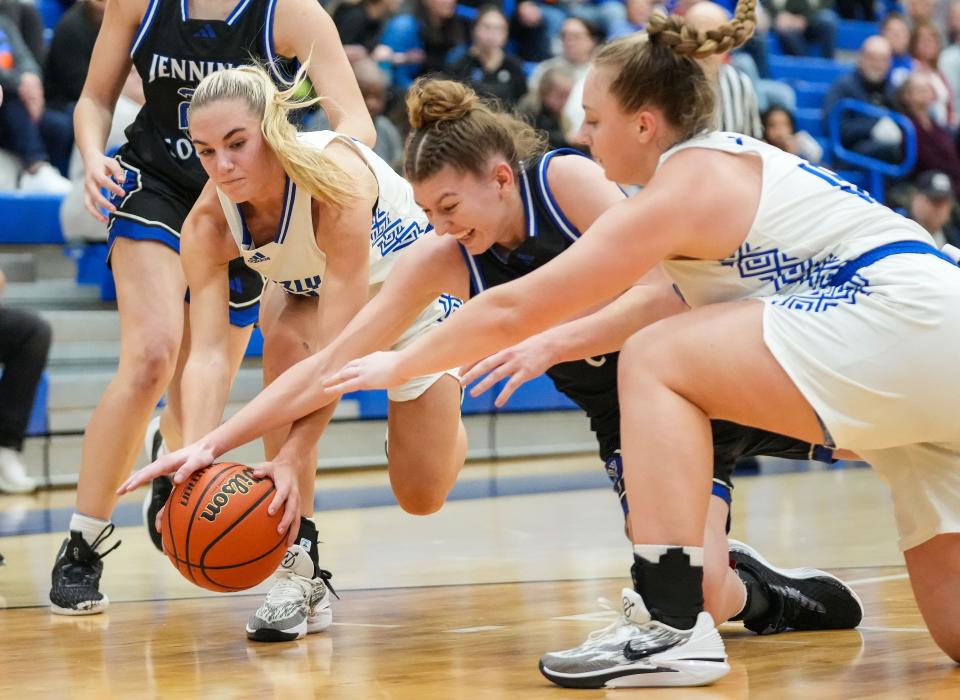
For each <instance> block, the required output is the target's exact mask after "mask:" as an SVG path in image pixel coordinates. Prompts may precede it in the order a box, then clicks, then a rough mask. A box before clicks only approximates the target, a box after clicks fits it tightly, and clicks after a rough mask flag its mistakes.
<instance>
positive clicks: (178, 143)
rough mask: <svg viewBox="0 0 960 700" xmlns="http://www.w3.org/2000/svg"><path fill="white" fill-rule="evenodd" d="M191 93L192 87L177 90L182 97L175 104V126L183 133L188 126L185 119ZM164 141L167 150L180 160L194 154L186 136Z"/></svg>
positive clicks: (188, 158)
mask: <svg viewBox="0 0 960 700" xmlns="http://www.w3.org/2000/svg"><path fill="white" fill-rule="evenodd" d="M193 93H194V89H193V88H180V89H179V90H177V94H178V95H180V97H182V98H183V101H182V102H180V103H179V104H177V127H178V128H179V129H180V131H182V132H184V133H186V131H187V128H188V126H189V122H188V121H187V110H188V109H190V98H192V97H193ZM164 141H166V143H167V150H168V151H169V152H170V155H171V156H173V157H174V158H179V159H180V160H190V159H191V158H193V156H194V155H196V150H195V149H194V147H193V141H191V140H190V139H189V138H187V137H181V138H176V139H174V138H165V139H164Z"/></svg>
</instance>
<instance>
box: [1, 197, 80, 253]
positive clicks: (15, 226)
mask: <svg viewBox="0 0 960 700" xmlns="http://www.w3.org/2000/svg"><path fill="white" fill-rule="evenodd" d="M62 200H63V195H59V194H38V193H25V192H3V193H0V221H2V222H3V226H2V227H0V244H5V245H9V244H18V245H19V244H30V243H60V244H62V243H63V242H64V241H63V232H62V231H61V230H60V202H61V201H62Z"/></svg>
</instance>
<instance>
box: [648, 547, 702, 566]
mask: <svg viewBox="0 0 960 700" xmlns="http://www.w3.org/2000/svg"><path fill="white" fill-rule="evenodd" d="M668 549H682V550H683V553H684V554H686V555H687V556H688V557H690V566H700V567H702V566H703V547H685V546H682V545H676V544H635V545H633V553H634V554H636V555H637V556H638V557H643V558H644V559H646V560H647V561H648V562H650V563H651V564H656V563H658V562H659V561H660V557H661V556H663V555H664V554H666V553H667V550H668Z"/></svg>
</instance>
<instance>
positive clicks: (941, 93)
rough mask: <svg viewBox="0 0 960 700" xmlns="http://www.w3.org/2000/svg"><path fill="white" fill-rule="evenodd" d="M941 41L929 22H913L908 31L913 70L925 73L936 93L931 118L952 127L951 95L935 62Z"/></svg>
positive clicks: (954, 125) (954, 113)
mask: <svg viewBox="0 0 960 700" xmlns="http://www.w3.org/2000/svg"><path fill="white" fill-rule="evenodd" d="M941 41H942V40H941V38H940V30H939V29H937V27H936V26H935V25H934V24H932V23H931V22H923V23H918V24H915V25H914V26H913V31H912V32H911V33H910V56H911V57H912V58H913V71H914V72H915V73H924V74H926V75H927V77H929V78H930V85H931V86H932V87H933V90H934V92H935V93H936V96H937V99H936V102H934V103H933V105H932V106H931V108H930V109H931V110H932V116H933V118H934V119H935V120H936V121H937V123H938V124H940V125H941V126H946V127H948V128H950V129H953V128H956V126H957V114H956V112H955V111H954V109H953V95H952V94H951V91H950V85H949V84H948V83H947V80H946V78H944V77H943V75H942V74H941V73H940V68H939V66H938V63H937V62H938V60H939V58H940V48H941Z"/></svg>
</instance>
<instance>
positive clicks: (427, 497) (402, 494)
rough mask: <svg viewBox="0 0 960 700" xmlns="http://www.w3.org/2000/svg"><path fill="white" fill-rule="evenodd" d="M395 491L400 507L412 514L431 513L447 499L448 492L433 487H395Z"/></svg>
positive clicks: (438, 508) (439, 507)
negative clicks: (440, 491)
mask: <svg viewBox="0 0 960 700" xmlns="http://www.w3.org/2000/svg"><path fill="white" fill-rule="evenodd" d="M393 493H394V495H395V496H396V498H397V503H399V504H400V507H401V508H403V510H404V511H405V512H407V513H409V514H410V515H431V514H433V513H436V512H437V511H438V510H440V509H441V508H442V507H443V504H444V503H446V501H447V494H446V493H439V492H437V491H435V490H431V489H416V488H400V489H398V488H394V490H393Z"/></svg>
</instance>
